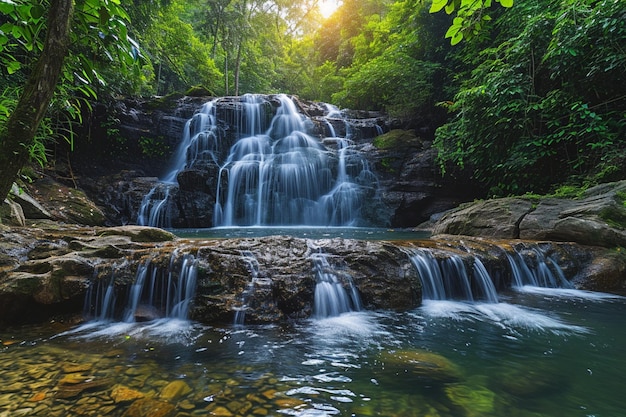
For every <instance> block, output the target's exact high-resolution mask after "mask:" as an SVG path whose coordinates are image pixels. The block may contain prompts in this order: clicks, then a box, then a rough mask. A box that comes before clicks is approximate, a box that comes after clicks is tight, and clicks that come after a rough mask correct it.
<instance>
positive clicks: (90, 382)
mask: <svg viewBox="0 0 626 417" xmlns="http://www.w3.org/2000/svg"><path fill="white" fill-rule="evenodd" d="M111 383H112V380H111V379H109V378H93V377H89V378H85V377H83V376H74V375H72V376H66V377H64V378H63V379H62V380H61V381H59V384H58V385H57V387H56V393H55V395H54V396H55V398H59V399H66V398H72V397H76V396H78V395H80V394H81V393H83V392H84V391H101V390H104V389H107V388H108V387H109V386H110V385H111Z"/></svg>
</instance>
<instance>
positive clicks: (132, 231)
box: [102, 226, 176, 242]
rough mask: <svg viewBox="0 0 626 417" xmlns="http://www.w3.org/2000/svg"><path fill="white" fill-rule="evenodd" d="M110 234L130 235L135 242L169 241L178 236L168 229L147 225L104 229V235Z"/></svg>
mask: <svg viewBox="0 0 626 417" xmlns="http://www.w3.org/2000/svg"><path fill="white" fill-rule="evenodd" d="M109 235H116V236H128V237H130V238H131V241H133V242H167V241H171V240H174V239H175V238H176V236H174V235H173V234H172V233H170V232H168V231H165V230H163V229H158V228H156V227H147V226H118V227H111V228H108V229H105V230H103V231H102V236H109Z"/></svg>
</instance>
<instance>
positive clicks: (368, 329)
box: [310, 312, 387, 343]
mask: <svg viewBox="0 0 626 417" xmlns="http://www.w3.org/2000/svg"><path fill="white" fill-rule="evenodd" d="M310 330H311V331H312V332H313V333H314V334H317V335H318V336H319V337H320V338H323V340H324V341H326V342H332V341H334V340H336V341H338V342H340V343H343V341H345V340H346V338H351V339H354V341H355V342H357V341H361V342H362V341H373V338H374V336H380V335H384V334H387V331H386V330H385V329H384V328H383V327H382V326H381V325H380V324H379V323H377V322H376V320H375V316H374V314H373V313H371V312H350V313H344V314H341V315H339V316H335V317H327V318H323V319H317V320H313V321H311V322H310Z"/></svg>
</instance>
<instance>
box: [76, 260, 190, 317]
mask: <svg viewBox="0 0 626 417" xmlns="http://www.w3.org/2000/svg"><path fill="white" fill-rule="evenodd" d="M197 277H198V261H197V259H195V257H194V256H193V255H191V254H184V255H182V256H181V257H179V256H178V254H177V253H176V252H175V253H173V254H172V257H171V260H170V265H169V266H168V267H167V268H162V267H159V266H157V265H155V264H153V263H152V262H151V261H146V262H144V263H141V264H140V265H139V266H138V267H137V273H136V276H135V279H134V282H133V283H132V284H131V285H130V286H128V289H127V291H126V292H127V293H126V294H119V293H118V288H117V287H116V283H115V276H114V275H113V276H111V278H110V279H108V280H97V281H93V282H92V284H91V286H90V288H89V290H88V291H87V294H86V297H85V308H84V309H85V315H86V316H87V317H91V318H93V319H94V320H95V321H97V322H112V321H122V322H126V323H133V322H137V321H150V320H154V319H157V318H169V319H179V320H187V319H188V315H189V309H190V307H191V304H192V303H193V301H194V297H195V295H196V282H197Z"/></svg>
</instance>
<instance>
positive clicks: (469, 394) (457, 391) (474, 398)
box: [445, 384, 496, 417]
mask: <svg viewBox="0 0 626 417" xmlns="http://www.w3.org/2000/svg"><path fill="white" fill-rule="evenodd" d="M445 391H446V395H447V396H448V399H450V401H452V403H453V404H455V405H457V406H459V407H461V408H462V409H463V410H464V411H465V415H466V416H467V417H479V416H484V415H485V414H488V413H491V412H493V410H494V403H495V399H496V394H495V393H494V392H493V391H491V390H489V389H487V388H485V387H483V386H470V385H466V384H453V385H449V386H447V387H446V389H445Z"/></svg>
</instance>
